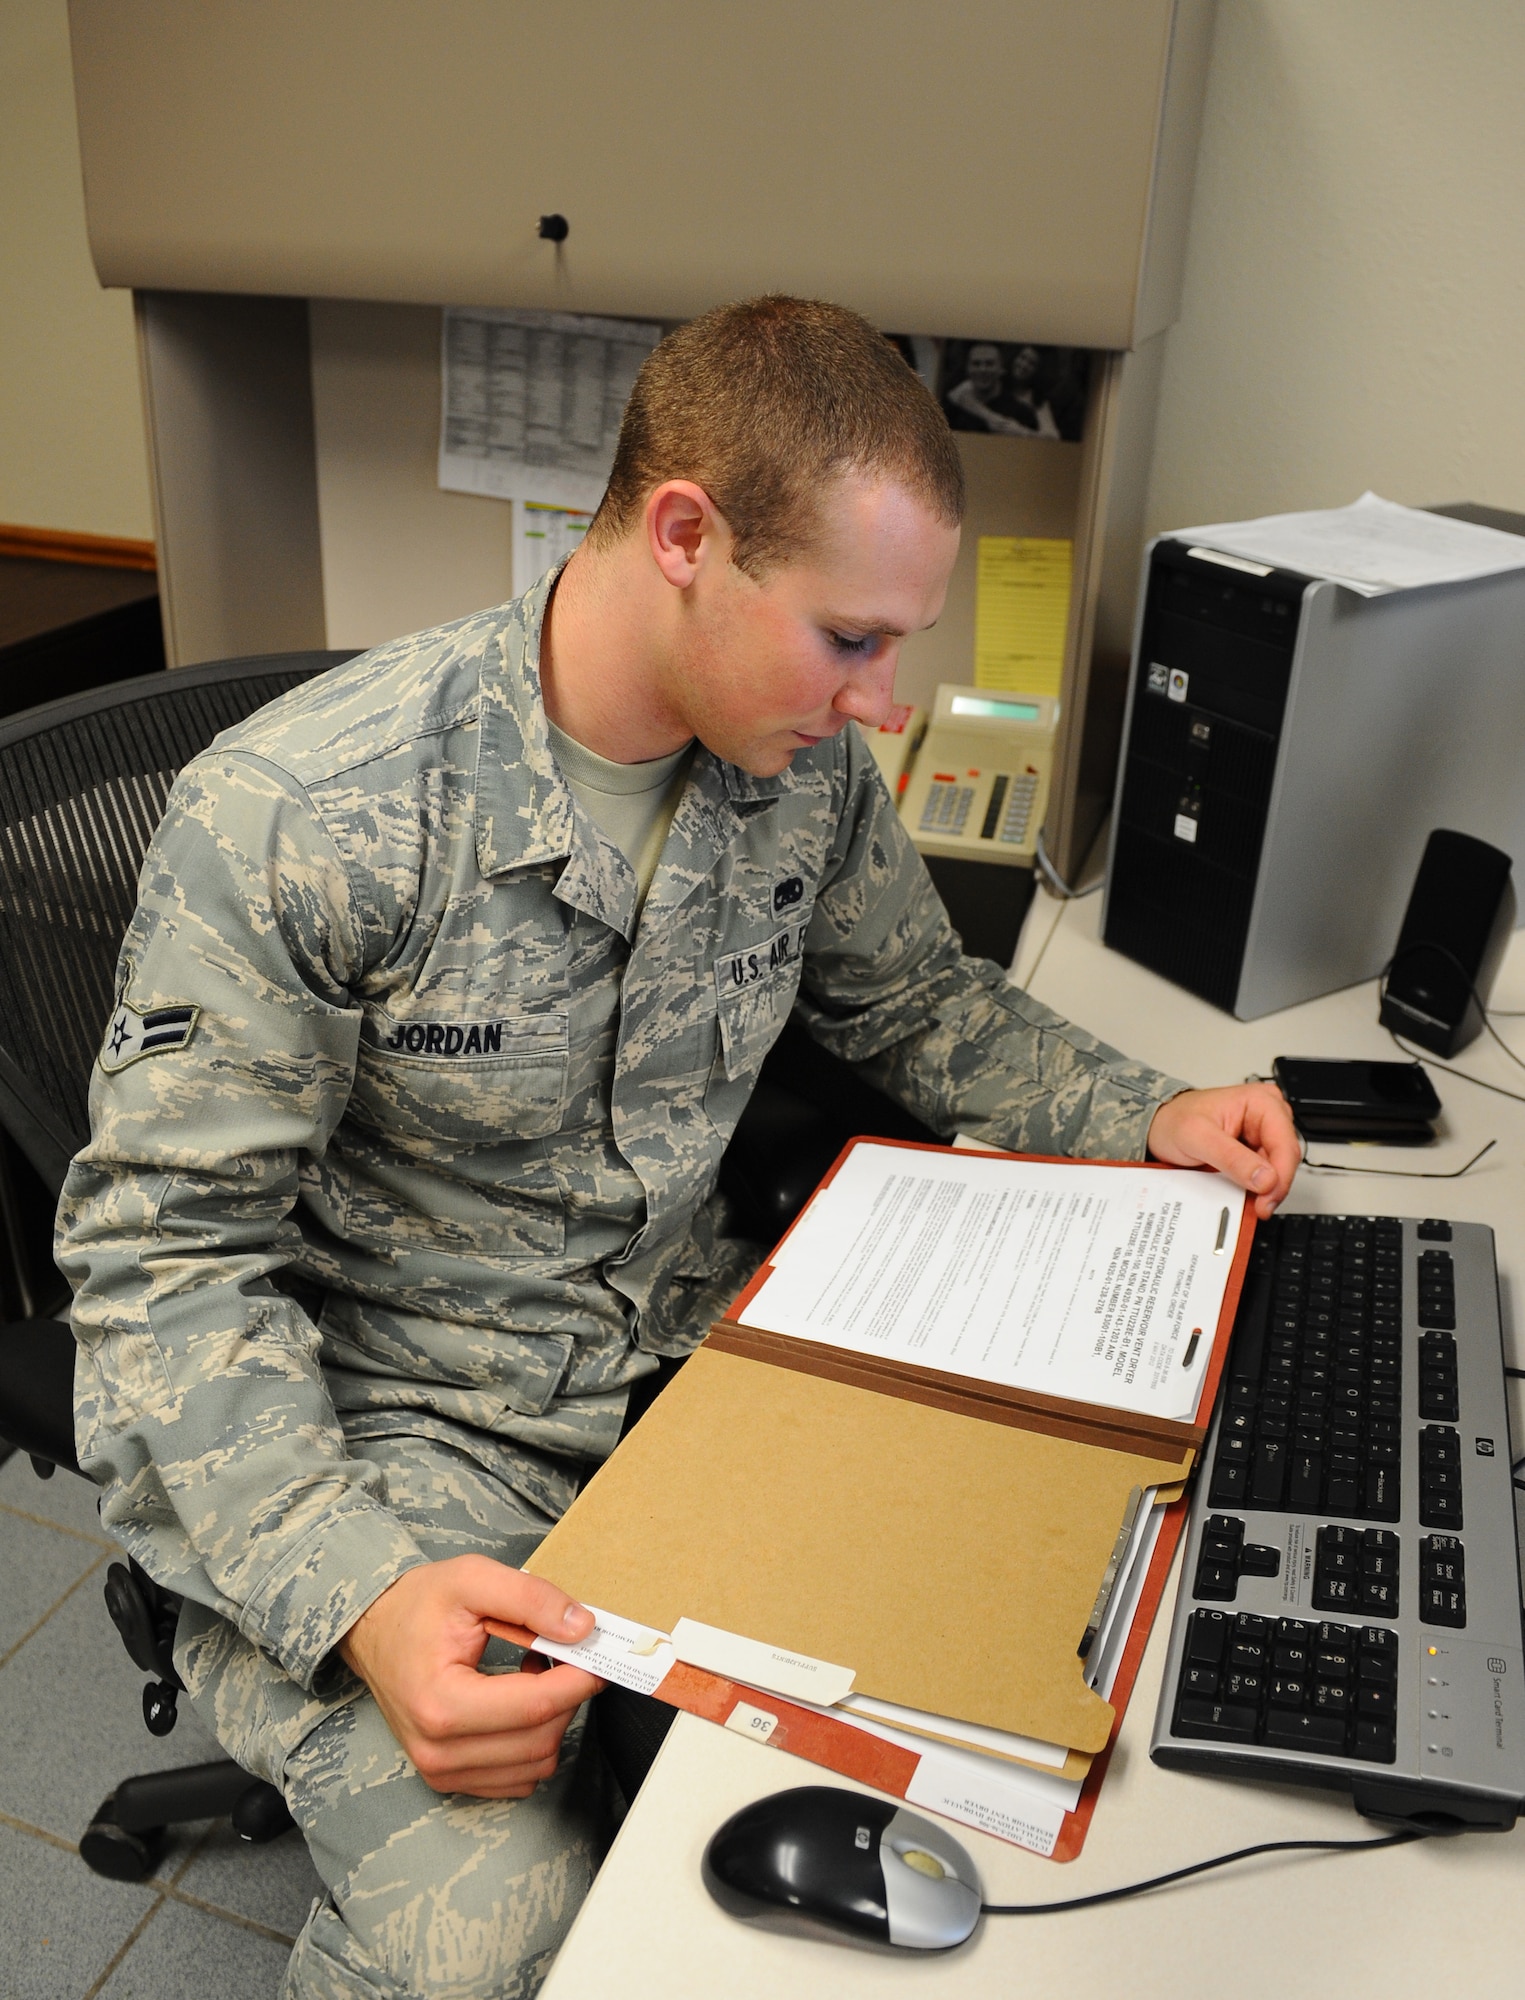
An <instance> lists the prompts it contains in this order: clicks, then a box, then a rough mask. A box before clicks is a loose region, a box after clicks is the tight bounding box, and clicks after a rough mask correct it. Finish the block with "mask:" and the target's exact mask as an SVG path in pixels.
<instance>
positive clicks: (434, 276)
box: [70, 0, 1212, 871]
mask: <svg viewBox="0 0 1525 2000" xmlns="http://www.w3.org/2000/svg"><path fill="white" fill-rule="evenodd" d="M70 19H71V29H72V35H73V47H74V63H75V77H76V92H77V98H78V105H79V126H80V139H81V150H82V157H83V165H84V176H85V195H86V212H87V217H88V223H89V230H90V241H91V247H92V251H93V254H94V257H95V261H96V268H97V270H98V272H99V274H100V277H101V279H102V282H103V283H105V284H108V285H122V286H130V287H131V288H132V289H133V291H134V292H135V294H136V296H137V305H138V327H139V334H140V349H141V356H142V369H143V386H144V402H145V409H146V412H147V420H148V426H149V434H150V448H151V464H152V473H153V485H154V494H155V504H156V508H157V526H158V532H159V542H160V551H161V581H162V592H163V599H164V605H165V623H166V645H167V650H168V655H169V658H170V660H171V661H172V662H188V661H192V660H196V659H204V658H208V657H212V656H221V655H228V654H235V653H242V652H256V651H269V650H275V649H278V648H282V647H304V646H321V645H324V644H328V645H357V644H368V643H372V642H374V641H376V640H378V639H381V638H385V637H388V636H391V635H392V634H394V633H396V632H401V631H405V630H408V629H410V628H413V627H416V626H419V625H423V624H427V623H430V622H433V621H435V620H437V619H440V618H445V617H450V616H455V615H459V614H461V613H464V612H466V611H469V610H472V609H475V608H477V607H478V606H480V605H482V604H486V603H491V602H493V601H496V600H498V599H501V598H503V597H504V596H506V595H508V594H509V590H510V531H509V526H508V521H507V513H508V509H507V507H506V506H505V505H504V503H503V502H501V501H495V500H490V499H481V498H477V497H475V496H471V495H465V494H459V493H446V492H441V491H440V490H439V488H438V485H437V481H436V476H435V458H436V451H437V445H438V423H439V407H440V401H439V399H440V362H439V354H440V334H439V329H440V312H441V309H442V308H443V307H445V306H447V305H496V306H518V307H553V308H557V309H561V310H567V311H576V312H596V313H604V314H617V315H634V316H639V317H642V318H646V319H655V320H661V321H666V322H671V321H674V320H678V319H682V318H685V317H688V316H690V315H692V314H694V313H696V312H699V311H702V310H704V309H705V308H706V307H708V306H710V305H712V304H715V303H717V302H719V301H721V300H724V299H729V298H737V297H743V296H747V295H749V294H753V293H758V292H763V291H790V292H796V293H801V294H808V295H815V296H826V297H831V298H835V299H838V300H840V301H842V302H843V303H845V304H848V305H852V306H855V307H857V308H858V309H859V310H861V311H862V312H864V313H866V314H867V315H868V316H869V317H870V318H871V319H873V320H874V321H875V323H876V324H878V325H880V326H882V327H884V328H885V330H886V331H890V332H897V333H904V334H910V335H931V336H943V337H948V338H953V339H963V340H980V341H1006V342H1034V343H1039V344H1044V345H1057V346H1067V347H1079V348H1084V349H1088V350H1090V352H1091V365H1090V368H1089V390H1088V402H1087V408H1086V411H1085V418H1084V426H1083V434H1082V437H1081V438H1080V439H1079V440H1078V441H1076V442H1060V441H1053V440H1049V439H1042V440H1039V439H1034V438H1027V437H997V436H981V435H974V434H968V435H964V436H963V437H961V440H960V442H961V448H962V450H963V452H964V457H965V464H966V467H967V469H968V473H969V482H970V494H971V513H970V522H969V531H968V534H967V536H966V540H965V546H964V552H963V554H962V555H961V557H960V562H959V568H958V571H957V573H956V575H955V578H954V584H953V589H952V592H951V595H950V600H949V604H948V608H947V611H946V613H945V615H944V617H943V619H942V620H941V621H940V623H939V625H938V627H937V629H936V630H935V631H934V632H931V633H928V634H925V635H923V636H921V637H918V638H917V639H916V640H915V641H913V642H912V643H911V644H910V645H909V646H908V647H907V649H906V653H905V660H904V668H903V676H902V683H901V693H902V698H904V699H908V700H915V699H922V700H925V699H927V698H928V697H929V696H930V695H931V692H932V690H933V689H934V688H935V686H936V684H937V683H938V682H939V681H968V680H969V679H971V678H972V677H973V676H972V671H971V669H972V662H973V649H974V619H975V573H976V552H977V544H978V538H979V537H980V536H981V535H1008V536H1040V537H1043V536H1049V537H1052V536H1063V537H1067V538H1069V539H1071V540H1072V541H1073V544H1074V569H1073V576H1074V585H1073V589H1072V592H1071V599H1070V613H1069V626H1068V632H1067V636H1066V642H1065V657H1064V667H1063V676H1062V684H1061V701H1062V718H1061V736H1060V742H1059V746H1058V756H1057V763H1056V775H1055V783H1054V786H1053V794H1052V802H1051V805H1050V811H1049V822H1048V840H1049V846H1050V851H1051V852H1052V853H1053V854H1054V856H1055V858H1056V860H1057V861H1058V863H1059V865H1060V867H1061V868H1062V869H1065V870H1066V871H1074V870H1076V869H1078V867H1079V866H1080V864H1081V862H1082V861H1083V860H1084V858H1085V855H1086V853H1087V851H1088V849H1089V848H1090V846H1091V843H1092V841H1093V839H1094V836H1095V833H1096V830H1097V828H1098V826H1099V824H1100V822H1101V820H1102V818H1103V816H1104V814H1105V811H1106V808H1107V804H1108V802H1109V799H1110V791H1111V780H1112V771H1113V767H1114V764H1115V758H1116V749H1117V741H1118V732H1119V727H1120V720H1121V712H1122V700H1123V691H1124V686H1125V680H1126V665H1127V647H1128V640H1129V631H1130V623H1131V610H1132V602H1133V596H1134V590H1135V586H1136V582H1137V575H1138V562H1139V556H1140V553H1141V549H1142V539H1143V536H1142V510H1143V498H1144V489H1145V483H1146V479H1147V473H1148V463H1149V455H1150V449H1151V444H1152V432H1153V419H1154V410H1155V403H1156V397H1157V390H1158V382H1159V374H1160V368H1161V362H1162V348H1163V336H1164V333H1165V330H1166V329H1167V328H1168V326H1169V325H1170V323H1171V321H1172V319H1173V318H1174V315H1175V311H1176V306H1177V300H1178V296H1179V289H1180V276H1181V263H1182V258H1183V253H1184V243H1185V233H1186V222H1187V211H1188V206H1189V199H1190V188H1191V178H1192V171H1193V166H1194V162H1195V155H1196V144H1197V133H1198V127H1199V122H1200V111H1201V98H1202V89H1203V83H1204V78H1205V73H1206V66H1207V56H1208V45H1209V41H1210V36H1211V25H1212V0H1129V4H1126V5H1124V4H1120V0H966V4H963V5H961V6H959V7H957V8H948V7H945V6H940V5H938V4H936V0H772V4H771V5H770V6H768V7H766V8H742V7H731V6H717V7H711V8H707V9H699V10H695V9H693V8H691V7H689V6H687V5H685V4H682V0H579V4H578V6H577V7H576V8H575V9H571V8H568V9H558V8H556V7H547V6H545V5H543V4H540V0H534V4H532V0H438V4H435V5H433V6H430V7H419V6H417V5H416V4H415V0H367V4H365V5H363V6H362V5H359V4H357V0H262V4H261V5H260V6H259V7H243V6H240V7H212V8H208V7H205V6H203V5H201V4H199V0H136V4H135V5H133V6H132V7H130V8H124V7H121V6H119V5H117V4H114V0H71V7H70ZM548 213H556V214H559V215H561V216H564V217H565V218H566V221H567V224H568V229H567V233H566V236H565V238H564V239H563V240H562V241H560V242H555V241H551V240H548V239H547V238H543V237H541V236H540V235H539V234H538V223H539V219H540V217H541V216H542V215H545V214H548Z"/></svg>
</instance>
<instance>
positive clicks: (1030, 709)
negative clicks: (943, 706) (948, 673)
mask: <svg viewBox="0 0 1525 2000" xmlns="http://www.w3.org/2000/svg"><path fill="white" fill-rule="evenodd" d="M950 706H951V708H952V711H953V713H954V714H955V715H979V716H988V717H989V718H990V719H991V720H993V721H995V722H1036V721H1037V720H1038V717H1039V716H1040V715H1041V714H1042V713H1043V711H1042V710H1041V709H1040V708H1039V706H1038V704H1037V703H1036V702H1035V701H1002V700H1001V699H1000V698H999V697H998V696H996V695H986V694H956V695H955V696H954V697H953V700H952V703H951V704H950Z"/></svg>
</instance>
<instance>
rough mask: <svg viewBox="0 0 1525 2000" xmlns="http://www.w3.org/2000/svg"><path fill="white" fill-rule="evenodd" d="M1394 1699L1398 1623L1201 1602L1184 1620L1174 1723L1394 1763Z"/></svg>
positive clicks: (1199, 1732)
mask: <svg viewBox="0 0 1525 2000" xmlns="http://www.w3.org/2000/svg"><path fill="white" fill-rule="evenodd" d="M1397 1700H1398V1635H1397V1634H1396V1633H1395V1632H1392V1631H1389V1630H1387V1629H1385V1628H1384V1627H1381V1626H1375V1625H1368V1626H1359V1625H1338V1624H1333V1623H1329V1622H1323V1623H1315V1622H1313V1621H1312V1620H1308V1619H1301V1618H1261V1617H1256V1616H1253V1615H1252V1614H1249V1613H1241V1614H1240V1615H1239V1616H1238V1617H1235V1616H1234V1614H1233V1613H1232V1612H1228V1611H1211V1610H1201V1611H1194V1612H1193V1613H1192V1615H1191V1619H1190V1621H1189V1623H1188V1625H1187V1629H1186V1653H1185V1658H1184V1660H1183V1662H1182V1668H1181V1683H1180V1687H1179V1690H1178V1692H1177V1696H1176V1712H1175V1723H1174V1731H1175V1734H1176V1735H1177V1736H1179V1737H1184V1738H1188V1739H1191V1740H1194V1741H1198V1742H1207V1743H1229V1744H1232V1743H1240V1744H1258V1745H1262V1746H1263V1747H1264V1748H1266V1749H1268V1750H1292V1751H1300V1752H1303V1753H1308V1752H1311V1753H1313V1754H1315V1755H1317V1756H1322V1757H1350V1758H1355V1759H1358V1760H1360V1761H1362V1762H1365V1763H1372V1764H1391V1763H1393V1762H1394V1761H1395V1757H1396V1741H1397V1739H1396V1731H1395V1716H1396V1712H1397Z"/></svg>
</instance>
